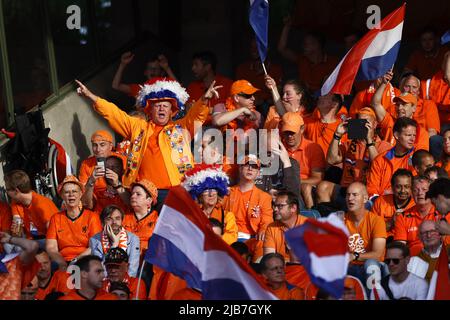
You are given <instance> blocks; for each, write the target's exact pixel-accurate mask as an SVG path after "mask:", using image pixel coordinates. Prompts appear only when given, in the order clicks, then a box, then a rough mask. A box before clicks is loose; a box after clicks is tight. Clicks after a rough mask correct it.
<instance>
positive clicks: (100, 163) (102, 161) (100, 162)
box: [97, 157, 106, 171]
mask: <svg viewBox="0 0 450 320" xmlns="http://www.w3.org/2000/svg"><path fill="white" fill-rule="evenodd" d="M105 162H106V158H103V157H100V158H97V166H99V167H102V168H103V171H105V170H106V168H105Z"/></svg>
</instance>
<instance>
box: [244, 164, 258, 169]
mask: <svg viewBox="0 0 450 320" xmlns="http://www.w3.org/2000/svg"><path fill="white" fill-rule="evenodd" d="M244 167H246V168H247V169H250V168H252V169H254V170H258V169H259V166H258V165H257V164H255V163H246V164H244Z"/></svg>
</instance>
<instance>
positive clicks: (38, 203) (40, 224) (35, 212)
mask: <svg viewBox="0 0 450 320" xmlns="http://www.w3.org/2000/svg"><path fill="white" fill-rule="evenodd" d="M31 194H32V195H31V204H30V205H29V206H28V207H25V206H23V205H21V204H19V203H13V204H12V205H11V214H12V215H20V217H21V218H22V219H23V225H24V230H25V234H26V235H27V237H28V238H30V237H31V233H30V223H32V224H33V225H34V227H36V229H37V230H38V232H39V234H41V235H45V234H46V233H47V223H48V222H49V221H50V218H51V217H52V216H53V215H54V214H55V213H57V212H58V211H59V210H58V208H57V207H56V206H55V204H54V203H53V201H52V200H50V199H49V198H47V197H44V196H43V195H40V194H39V193H36V192H34V191H32V192H31Z"/></svg>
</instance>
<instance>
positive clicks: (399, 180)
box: [371, 169, 415, 242]
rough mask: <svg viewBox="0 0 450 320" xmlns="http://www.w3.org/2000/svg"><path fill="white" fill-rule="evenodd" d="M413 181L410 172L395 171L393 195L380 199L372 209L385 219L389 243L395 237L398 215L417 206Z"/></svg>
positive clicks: (404, 170)
mask: <svg viewBox="0 0 450 320" xmlns="http://www.w3.org/2000/svg"><path fill="white" fill-rule="evenodd" d="M412 179H413V175H412V173H411V171H409V170H406V169H398V170H397V171H395V172H394V175H393V176H392V178H391V186H392V194H386V195H383V196H380V197H378V198H377V199H376V200H375V202H374V204H373V207H372V209H371V212H373V213H375V214H376V215H378V216H380V217H382V218H383V219H384V222H385V223H386V231H387V235H388V242H389V241H390V240H392V237H393V236H394V225H395V220H396V218H397V217H398V215H400V214H401V213H403V212H404V211H405V210H408V209H410V208H412V207H413V206H414V205H415V203H414V199H413V198H412V194H411V188H412Z"/></svg>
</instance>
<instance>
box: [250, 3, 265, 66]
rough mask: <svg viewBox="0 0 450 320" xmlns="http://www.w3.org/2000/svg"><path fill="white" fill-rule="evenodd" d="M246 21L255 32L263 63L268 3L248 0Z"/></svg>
mask: <svg viewBox="0 0 450 320" xmlns="http://www.w3.org/2000/svg"><path fill="white" fill-rule="evenodd" d="M248 20H249V23H250V25H251V26H252V28H253V31H254V32H255V36H256V46H257V48H258V53H259V57H260V59H261V62H263V63H264V61H265V60H266V57H267V47H268V37H269V1H268V0H250V11H249V15H248Z"/></svg>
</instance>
